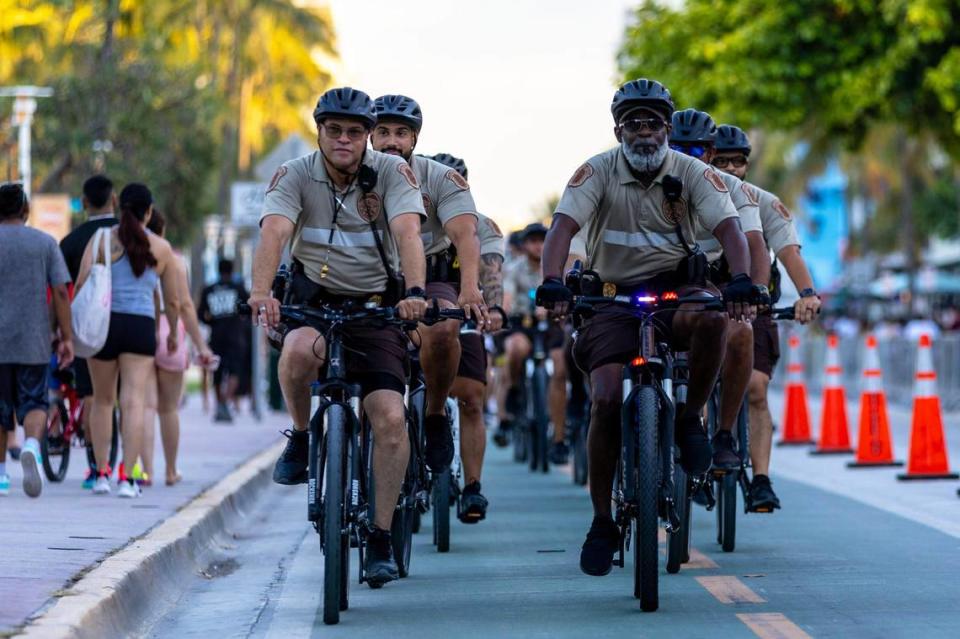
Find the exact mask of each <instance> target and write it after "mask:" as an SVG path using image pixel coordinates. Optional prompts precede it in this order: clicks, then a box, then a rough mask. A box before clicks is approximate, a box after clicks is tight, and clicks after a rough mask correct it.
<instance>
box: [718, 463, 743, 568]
mask: <svg viewBox="0 0 960 639" xmlns="http://www.w3.org/2000/svg"><path fill="white" fill-rule="evenodd" d="M719 484H720V490H719V491H718V492H719V495H718V496H717V501H718V503H717V523H718V530H717V538H718V542H719V544H720V547H721V548H723V552H733V551H734V549H735V548H736V543H737V492H738V491H739V488H740V486H739V481H738V477H737V472H729V473H727V474H725V475H724V476H723V478H722V479H721V480H720V481H719Z"/></svg>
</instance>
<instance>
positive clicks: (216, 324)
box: [200, 260, 250, 422]
mask: <svg viewBox="0 0 960 639" xmlns="http://www.w3.org/2000/svg"><path fill="white" fill-rule="evenodd" d="M217 270H218V271H219V274H220V279H219V280H217V282H216V283H215V284H212V285H210V286H208V287H206V288H205V289H203V293H202V294H201V297H200V320H201V321H203V323H204V324H207V325H208V326H210V347H211V348H213V352H214V353H216V354H217V355H218V356H219V357H220V367H219V368H217V370H216V371H215V372H214V374H213V392H214V395H215V396H216V398H217V412H216V413H215V415H214V420H215V421H218V422H232V421H233V415H232V414H231V413H230V405H231V404H233V403H234V401H235V398H236V396H237V391H238V390H239V388H240V381H241V378H242V377H243V375H244V374H245V368H247V367H249V366H250V362H249V361H247V360H249V357H247V355H246V353H247V341H248V340H247V339H246V336H245V333H249V332H250V328H249V326H248V324H247V322H246V321H244V319H243V318H242V317H240V315H239V313H237V302H242V301H244V300H246V299H247V298H248V297H249V294H248V293H247V290H246V288H244V286H243V284H240V283H238V282H235V281H234V280H233V261H232V260H220V263H219V265H218V268H217Z"/></svg>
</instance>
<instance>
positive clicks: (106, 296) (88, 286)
mask: <svg viewBox="0 0 960 639" xmlns="http://www.w3.org/2000/svg"><path fill="white" fill-rule="evenodd" d="M98 253H99V254H100V255H102V256H103V259H102V260H101V259H100V258H99V257H98ZM110 257H111V255H110V229H109V228H104V229H100V230H98V231H97V234H96V235H94V236H93V266H91V267H90V275H89V276H88V277H87V281H86V282H84V284H83V287H82V288H81V289H80V291H79V292H78V293H77V295H76V297H74V298H73V303H71V304H70V312H71V314H72V315H73V317H72V320H71V325H72V326H73V344H74V351H75V352H76V355H77V357H91V356H93V355H96V354H97V353H98V352H100V349H102V348H103V345H104V344H105V343H106V342H107V333H108V332H109V330H110V302H111V300H110V298H111V295H112V288H111V286H112V283H111V281H110V261H111V260H110Z"/></svg>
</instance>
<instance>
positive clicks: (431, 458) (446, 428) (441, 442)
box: [423, 413, 453, 473]
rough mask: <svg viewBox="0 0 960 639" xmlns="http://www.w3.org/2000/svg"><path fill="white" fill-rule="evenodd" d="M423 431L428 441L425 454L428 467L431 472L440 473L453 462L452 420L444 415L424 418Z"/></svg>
mask: <svg viewBox="0 0 960 639" xmlns="http://www.w3.org/2000/svg"><path fill="white" fill-rule="evenodd" d="M423 431H424V434H425V435H426V439H427V448H426V450H425V451H424V453H423V456H424V459H425V460H426V462H427V467H428V468H430V470H431V472H434V473H439V472H441V471H443V470H445V469H446V468H447V467H448V466H449V465H450V462H452V461H453V433H452V432H450V420H448V419H447V416H446V415H444V414H442V413H441V414H440V415H427V416H426V417H424V418H423Z"/></svg>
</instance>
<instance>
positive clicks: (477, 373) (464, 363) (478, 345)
mask: <svg viewBox="0 0 960 639" xmlns="http://www.w3.org/2000/svg"><path fill="white" fill-rule="evenodd" d="M457 377H466V378H467V379H475V380H477V381H478V382H480V383H481V384H486V383H487V349H486V348H484V345H483V335H480V334H479V333H466V334H463V333H461V334H460V366H459V368H458V369H457Z"/></svg>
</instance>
